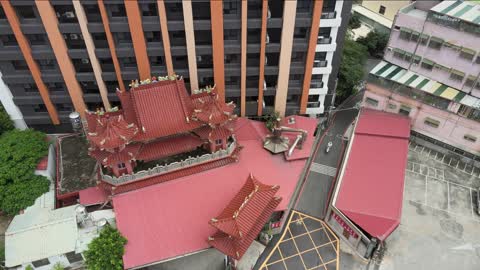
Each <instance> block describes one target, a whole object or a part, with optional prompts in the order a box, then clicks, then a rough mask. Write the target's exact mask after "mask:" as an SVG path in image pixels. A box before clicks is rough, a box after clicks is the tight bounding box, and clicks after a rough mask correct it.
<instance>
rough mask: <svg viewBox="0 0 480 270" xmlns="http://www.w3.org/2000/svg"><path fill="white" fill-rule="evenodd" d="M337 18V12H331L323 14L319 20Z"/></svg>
mask: <svg viewBox="0 0 480 270" xmlns="http://www.w3.org/2000/svg"><path fill="white" fill-rule="evenodd" d="M335 17H337V12H336V11H332V12H323V13H322V16H321V19H335Z"/></svg>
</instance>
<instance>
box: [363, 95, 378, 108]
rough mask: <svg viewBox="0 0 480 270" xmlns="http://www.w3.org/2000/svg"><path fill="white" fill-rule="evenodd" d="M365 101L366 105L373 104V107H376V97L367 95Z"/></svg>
mask: <svg viewBox="0 0 480 270" xmlns="http://www.w3.org/2000/svg"><path fill="white" fill-rule="evenodd" d="M365 102H366V103H367V104H368V105H371V106H373V107H378V100H376V99H373V98H369V97H367V98H366V99H365Z"/></svg>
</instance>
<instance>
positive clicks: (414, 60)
mask: <svg viewBox="0 0 480 270" xmlns="http://www.w3.org/2000/svg"><path fill="white" fill-rule="evenodd" d="M421 60H422V57H420V56H418V55H414V56H413V64H414V65H418V64H420V61H421Z"/></svg>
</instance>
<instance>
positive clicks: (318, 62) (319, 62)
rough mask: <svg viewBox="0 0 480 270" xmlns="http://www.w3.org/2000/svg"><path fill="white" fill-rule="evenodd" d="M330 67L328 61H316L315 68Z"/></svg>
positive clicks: (314, 62)
mask: <svg viewBox="0 0 480 270" xmlns="http://www.w3.org/2000/svg"><path fill="white" fill-rule="evenodd" d="M327 65H328V61H327V60H314V61H313V67H326V66H327Z"/></svg>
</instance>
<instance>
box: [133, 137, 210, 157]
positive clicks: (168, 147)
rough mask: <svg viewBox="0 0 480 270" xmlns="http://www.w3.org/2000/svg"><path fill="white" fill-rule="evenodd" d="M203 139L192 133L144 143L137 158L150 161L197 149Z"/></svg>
mask: <svg viewBox="0 0 480 270" xmlns="http://www.w3.org/2000/svg"><path fill="white" fill-rule="evenodd" d="M202 144H203V141H202V140H201V139H200V138H198V137H196V136H193V135H191V134H184V135H181V136H176V137H170V138H165V139H161V140H158V141H154V142H150V143H147V144H144V145H143V146H142V149H141V150H140V152H139V153H138V155H137V156H136V159H137V160H143V161H150V160H155V159H160V158H164V157H168V156H172V155H176V154H180V153H183V152H188V151H192V150H195V149H196V148H197V147H199V146H201V145H202Z"/></svg>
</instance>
